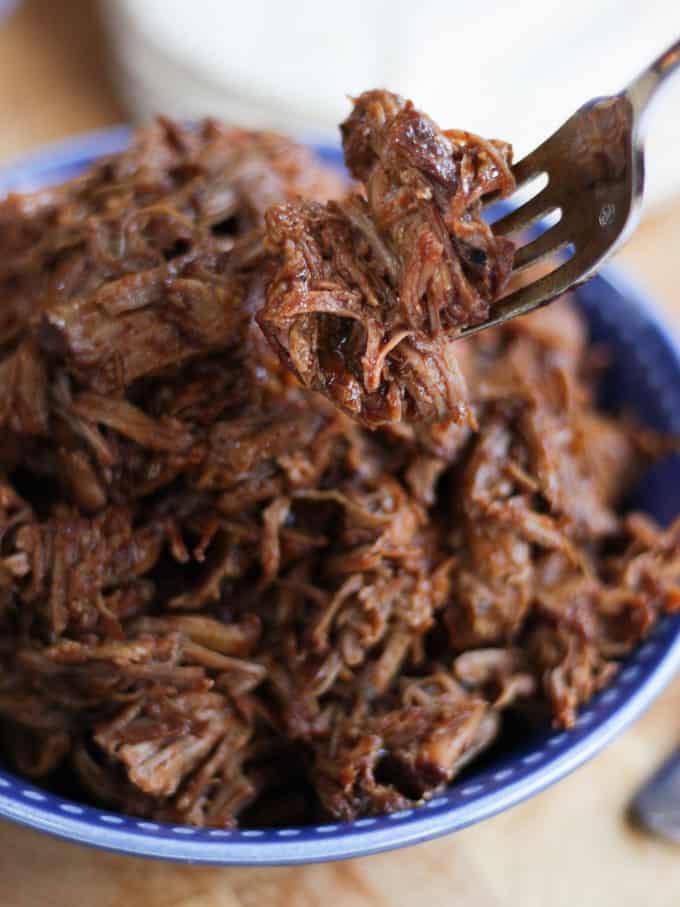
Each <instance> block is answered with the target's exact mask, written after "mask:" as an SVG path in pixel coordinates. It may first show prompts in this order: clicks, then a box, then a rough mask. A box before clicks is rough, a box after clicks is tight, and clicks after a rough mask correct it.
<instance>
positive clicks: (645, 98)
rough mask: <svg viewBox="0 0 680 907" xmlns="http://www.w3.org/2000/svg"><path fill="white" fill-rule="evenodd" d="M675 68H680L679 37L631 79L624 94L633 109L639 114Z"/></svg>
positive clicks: (644, 109)
mask: <svg viewBox="0 0 680 907" xmlns="http://www.w3.org/2000/svg"><path fill="white" fill-rule="evenodd" d="M676 69H680V38H679V39H678V40H677V41H676V42H675V43H674V44H672V45H671V46H670V47H669V48H668V49H667V50H665V51H664V52H663V53H662V54H661V56H660V57H657V59H656V60H655V61H654V62H653V63H652V64H651V66H648V67H647V69H644V70H643V71H642V72H641V73H640V75H639V76H637V78H635V79H633V81H632V82H631V83H630V85H629V86H628V88H627V89H626V94H627V95H628V97H629V98H630V101H631V103H632V105H633V110H634V111H635V113H636V114H637V115H638V116H641V115H642V114H643V113H644V112H645V111H646V109H647V107H648V106H649V102H650V101H651V100H652V98H653V97H654V95H655V94H656V92H657V91H658V89H659V88H660V87H661V85H662V84H663V83H664V82H665V81H666V79H668V78H669V77H670V76H671V75H672V74H673V73H674V72H675V71H676Z"/></svg>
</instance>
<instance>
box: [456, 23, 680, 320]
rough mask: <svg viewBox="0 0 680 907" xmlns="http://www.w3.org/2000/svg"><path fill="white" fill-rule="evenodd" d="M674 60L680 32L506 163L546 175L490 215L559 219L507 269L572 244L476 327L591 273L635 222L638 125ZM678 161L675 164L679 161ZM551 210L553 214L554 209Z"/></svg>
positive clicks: (520, 178)
mask: <svg viewBox="0 0 680 907" xmlns="http://www.w3.org/2000/svg"><path fill="white" fill-rule="evenodd" d="M678 68H680V40H678V41H676V42H675V44H673V45H672V47H669V48H668V50H667V51H666V52H665V53H663V54H662V55H661V56H660V57H659V58H658V59H657V60H655V61H654V62H653V63H652V64H651V66H649V67H648V68H647V69H645V70H644V71H643V72H641V73H640V75H639V76H638V77H637V78H636V79H634V80H633V81H632V82H631V83H630V85H628V87H627V88H625V89H624V90H623V91H622V92H621V93H620V94H616V95H613V96H612V97H605V98H595V99H594V100H592V101H589V102H588V103H587V104H585V105H584V106H583V107H581V108H580V110H578V111H577V112H576V113H575V114H574V115H573V116H572V117H571V118H570V119H568V120H567V121H566V123H564V124H563V125H562V126H561V127H560V129H558V131H557V132H556V133H554V135H552V136H551V137H550V138H549V139H547V140H546V141H545V142H544V143H543V144H542V145H539V147H538V148H536V150H535V151H532V152H531V154H529V155H527V156H526V157H525V158H522V160H521V161H519V162H518V163H517V164H515V166H514V167H513V173H514V176H515V180H516V183H517V189H521V188H522V187H523V186H525V185H526V184H527V183H529V182H530V181H531V180H534V179H535V178H536V177H539V176H541V174H546V175H547V177H548V183H547V185H546V186H545V188H544V189H542V190H541V191H540V192H539V193H538V194H537V195H535V196H534V197H533V198H531V199H530V200H529V201H528V202H526V204H524V205H522V206H521V207H519V208H517V209H516V210H515V211H512V212H511V213H510V214H508V215H506V216H505V217H503V218H501V219H500V220H498V221H496V222H495V223H494V224H493V225H492V229H493V231H494V233H495V234H497V235H499V236H508V235H509V234H512V233H515V232H517V231H519V230H522V229H524V228H525V227H528V226H530V225H531V224H533V223H535V222H536V221H539V220H541V219H542V218H544V217H546V216H547V215H549V214H551V213H553V212H556V211H557V212H559V214H560V215H561V216H560V219H559V221H558V222H557V223H556V224H555V225H554V226H552V227H550V228H548V229H547V230H546V231H545V232H544V233H542V234H541V235H540V236H539V237H538V238H537V239H534V240H533V241H532V242H529V243H527V245H524V246H521V247H520V248H519V249H518V250H517V251H516V253H515V260H514V265H513V274H515V273H519V272H520V271H523V270H525V269H526V268H528V267H530V266H532V265H535V264H537V263H538V262H539V261H541V260H542V259H544V258H546V257H547V256H550V255H555V253H558V252H562V253H563V254H564V253H567V254H568V253H569V252H571V257H569V258H568V260H566V261H563V263H562V264H560V263H559V261H558V263H557V266H556V267H555V269H554V270H552V271H550V272H549V273H548V274H545V273H544V275H543V276H541V277H539V278H538V279H536V280H534V281H533V282H531V283H528V284H526V285H525V286H523V287H521V288H520V289H518V290H516V291H515V292H512V293H510V294H509V295H507V296H505V297H504V298H502V299H501V300H500V301H499V302H497V303H496V304H495V305H493V306H492V307H491V311H490V314H489V317H488V319H487V320H486V321H484V322H482V323H481V324H476V325H473V326H471V327H469V328H466V329H465V330H463V331H462V332H461V335H460V336H466V335H470V334H475V333H477V332H478V331H481V330H483V329H485V328H487V327H492V326H493V325H497V324H501V323H502V322H504V321H508V320H509V319H510V318H515V317H516V316H517V315H524V314H526V313H527V312H531V311H533V310H534V309H537V308H539V307H540V306H543V305H546V303H548V302H551V301H552V300H553V299H555V298H556V297H557V296H560V295H561V294H562V293H564V292H566V291H567V290H569V289H571V288H572V287H575V286H577V285H578V284H580V283H583V282H584V281H586V280H588V278H589V277H592V276H593V274H594V273H595V272H596V271H597V269H598V268H599V267H600V266H601V265H602V264H603V262H604V261H605V259H607V258H609V256H610V255H612V254H613V252H615V251H616V249H618V248H619V246H621V244H622V243H623V242H625V240H626V239H627V238H628V237H629V236H630V234H631V233H632V232H633V230H634V229H635V227H636V226H637V223H638V220H639V216H640V204H641V201H642V191H643V186H644V154H643V125H644V123H645V114H646V112H647V110H648V107H649V103H650V101H651V100H652V98H653V97H654V95H655V94H656V92H657V90H658V88H659V87H660V86H661V84H662V83H663V82H664V81H665V80H666V79H668V78H669V77H670V75H671V73H673V72H674V71H675V70H676V69H678ZM679 166H680V164H679ZM553 216H555V215H554V214H553Z"/></svg>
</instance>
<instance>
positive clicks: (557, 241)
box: [512, 223, 569, 274]
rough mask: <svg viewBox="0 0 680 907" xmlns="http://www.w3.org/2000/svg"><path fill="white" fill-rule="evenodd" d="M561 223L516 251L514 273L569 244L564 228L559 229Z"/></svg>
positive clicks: (513, 265)
mask: <svg viewBox="0 0 680 907" xmlns="http://www.w3.org/2000/svg"><path fill="white" fill-rule="evenodd" d="M559 227H560V224H559V223H558V224H556V225H555V226H554V227H551V228H550V229H549V230H546V231H545V233H541V235H540V236H539V237H538V239H535V240H534V241H533V242H530V243H527V244H526V246H522V247H521V248H520V249H518V250H517V251H516V252H515V259H514V261H513V264H512V272H513V274H514V273H516V272H519V271H523V270H524V269H525V268H528V267H529V265H535V264H537V262H539V261H540V260H541V259H542V258H545V257H546V255H550V254H551V253H553V252H559V251H560V249H563V248H564V247H565V246H566V245H568V244H569V239H568V237H567V236H566V234H565V233H564V231H563V230H560V229H559Z"/></svg>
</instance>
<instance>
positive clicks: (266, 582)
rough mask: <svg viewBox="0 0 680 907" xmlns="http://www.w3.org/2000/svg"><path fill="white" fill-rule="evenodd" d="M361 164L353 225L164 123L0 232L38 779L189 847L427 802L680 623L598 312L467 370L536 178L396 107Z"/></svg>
mask: <svg viewBox="0 0 680 907" xmlns="http://www.w3.org/2000/svg"><path fill="white" fill-rule="evenodd" d="M343 137H344V142H345V152H346V157H347V162H348V165H349V167H350V170H351V172H352V175H353V176H354V177H355V178H356V179H357V180H359V181H360V182H361V184H362V186H363V188H362V189H359V190H351V191H350V194H349V195H346V196H345V197H344V198H342V193H343V192H344V191H346V189H345V188H343V185H342V184H341V183H340V182H339V181H338V179H336V178H335V177H334V176H333V174H331V173H329V172H328V171H326V170H325V169H324V168H323V167H322V166H321V165H320V164H319V163H318V162H317V161H316V160H315V159H314V158H313V156H312V155H311V154H310V153H308V152H306V151H305V150H304V149H301V148H299V147H298V146H296V145H294V144H292V143H291V142H289V141H288V140H286V139H283V138H279V137H276V136H271V135H262V134H257V133H247V132H244V131H242V130H238V129H230V128H226V127H223V126H221V125H219V124H217V123H214V122H211V121H209V122H205V123H202V124H199V125H198V126H196V127H194V128H188V127H179V126H176V125H174V124H172V123H169V122H167V121H161V122H160V123H159V125H158V126H156V127H155V128H154V129H152V130H150V131H148V132H143V133H141V134H140V135H139V136H138V137H137V139H136V141H135V143H134V144H133V146H132V147H131V149H130V150H129V151H127V152H125V153H123V154H121V155H116V156H113V157H111V158H108V159H106V160H104V161H102V162H100V163H98V164H96V165H95V166H94V167H93V168H91V169H90V170H89V171H88V172H87V173H86V174H85V175H84V176H83V177H80V178H79V179H77V180H76V181H74V182H72V183H68V184H66V185H64V186H61V187H56V188H54V189H47V190H44V191H42V192H39V193H37V194H34V195H29V196H10V197H9V198H8V199H6V200H5V201H4V202H2V203H0V248H2V250H3V255H2V256H1V257H0V258H1V262H0V285H1V288H2V294H1V296H0V300H1V301H0V427H1V431H2V445H1V449H0V741H1V744H2V752H3V754H4V758H5V759H6V760H7V762H8V763H9V764H10V765H11V766H12V767H14V768H15V769H16V770H17V771H19V772H21V773H22V774H24V775H26V776H27V777H30V778H34V779H37V780H38V781H39V782H40V783H43V784H45V785H48V786H55V787H56V788H57V789H60V790H64V789H65V788H66V789H69V790H78V791H80V792H81V796H82V797H83V798H84V799H86V800H88V801H92V802H95V803H99V804H105V805H107V806H109V807H110V808H115V809H118V810H121V811H124V812H128V813H131V814H134V815H139V816H146V817H151V818H153V819H154V820H156V821H168V822H172V823H178V822H184V823H188V824H192V825H197V826H216V827H230V826H234V825H236V824H241V825H245V826H249V825H250V826H258V825H266V824H289V823H305V822H310V821H318V820H319V819H321V818H324V817H329V816H331V817H335V818H337V819H352V818H355V817H357V816H361V815H370V814H380V813H384V812H388V811H390V810H394V809H399V808H403V807H411V806H413V805H417V804H420V803H422V802H423V801H424V800H427V799H428V798H429V797H431V796H433V795H434V794H435V793H436V792H437V791H439V790H441V789H442V788H443V787H444V786H445V785H447V784H448V783H449V782H450V781H451V780H452V779H453V778H454V777H455V776H456V774H457V773H458V772H459V771H460V770H461V768H462V767H463V766H465V765H467V764H468V763H469V762H470V761H471V760H474V758H475V757H476V756H477V755H478V754H479V753H480V752H482V750H484V749H486V748H487V747H488V746H489V745H490V744H491V743H492V742H493V741H494V740H499V739H500V741H501V742H502V734H503V728H504V726H507V725H508V724H512V723H513V722H516V721H517V718H518V716H521V717H522V721H523V722H525V723H526V722H535V721H537V722H549V721H550V720H552V721H553V722H555V723H556V724H558V725H560V726H563V727H567V728H568V727H570V726H571V725H572V724H573V723H574V721H575V718H576V715H577V710H578V708H579V706H580V705H581V704H582V703H584V702H586V701H587V700H588V698H589V697H590V696H592V694H593V693H594V692H595V691H596V690H598V689H599V688H600V687H602V685H603V684H605V683H606V682H607V680H608V679H609V678H610V677H611V676H612V674H613V673H614V672H615V671H616V669H617V664H618V660H619V659H620V658H621V657H623V656H625V655H626V653H628V652H630V651H631V649H632V648H633V647H634V646H635V645H636V644H637V643H638V642H639V641H640V640H641V639H642V638H643V637H644V635H645V634H646V633H647V632H648V630H649V628H650V627H651V626H652V625H653V623H654V621H655V620H656V619H657V617H658V616H659V614H661V613H662V612H664V611H674V610H677V608H678V607H680V585H679V583H678V580H679V578H680V522H679V523H676V524H675V525H674V526H671V527H670V528H667V529H662V528H661V527H659V526H657V525H656V524H655V523H654V522H653V521H652V520H651V519H650V518H649V517H646V516H643V515H641V514H624V513H622V512H621V509H620V508H621V501H622V499H623V495H624V492H625V491H626V489H627V488H629V487H630V485H631V483H632V482H634V481H635V478H636V476H637V475H638V474H639V471H640V469H641V468H643V467H644V466H645V464H646V463H647V462H648V461H649V460H650V459H651V458H652V457H654V456H658V455H660V454H662V453H663V452H664V451H665V450H667V449H669V447H670V446H672V442H669V441H667V440H666V439H664V438H660V437H657V436H656V435H654V434H653V433H650V432H648V431H642V430H641V429H639V428H636V427H635V426H632V425H631V424H629V423H628V422H626V421H624V420H622V419H620V418H617V417H615V416H613V415H611V414H605V413H602V412H601V411H600V410H599V409H598V408H597V407H596V405H595V396H594V389H593V367H592V357H590V356H589V351H588V348H587V341H586V334H585V330H584V326H583V324H582V322H581V318H580V316H579V315H578V313H577V311H576V309H575V308H573V307H572V305H571V303H570V302H569V301H567V300H565V301H563V302H561V303H559V304H558V305H556V306H554V307H551V308H550V309H549V310H547V311H544V312H542V313H539V314H537V315H534V316H532V317H530V318H526V319H523V320H520V321H518V322H514V323H513V324H511V325H508V326H507V327H505V328H503V329H502V330H496V331H492V332H485V333H483V334H481V335H479V336H478V337H475V338H473V339H471V340H458V341H456V345H455V357H454V355H453V338H455V336H456V332H457V331H458V330H459V328H460V326H461V325H463V324H466V323H470V322H472V321H475V320H476V319H478V318H481V317H483V316H484V314H485V313H486V311H487V308H488V306H489V304H491V303H492V301H493V299H494V297H495V296H496V295H497V294H498V293H499V292H500V291H501V289H502V286H503V283H504V281H505V279H506V276H507V272H508V269H509V267H510V260H511V249H510V248H509V247H508V246H507V245H506V244H505V243H503V242H502V241H499V240H497V239H495V238H494V236H493V235H492V233H491V232H490V231H489V229H488V228H487V227H486V226H484V224H483V222H482V221H481V219H480V202H481V199H482V198H483V197H484V196H486V195H488V194H490V193H496V192H501V193H502V192H504V191H506V190H507V189H509V188H510V187H511V180H510V177H509V172H508V162H509V160H510V154H509V150H508V149H507V147H506V146H504V145H502V144H499V143H489V142H485V141H483V140H481V139H477V138H475V137H473V136H470V135H468V134H465V133H455V132H446V133H444V132H440V131H439V130H438V129H437V128H436V127H435V126H434V124H433V123H432V122H431V121H430V120H429V119H428V118H427V117H425V116H424V115H422V114H419V113H418V112H417V111H416V110H415V109H414V108H413V107H412V106H411V105H410V104H403V103H402V102H401V101H399V100H398V99H397V98H396V97H394V96H392V95H389V94H387V93H385V92H370V93H368V94H366V95H362V96H361V97H360V98H359V99H358V100H357V102H356V104H355V109H354V112H353V113H352V115H351V116H350V118H349V119H348V120H347V122H346V123H345V124H344V126H343ZM329 196H333V197H335V199H336V200H335V201H334V202H327V199H328V198H329ZM338 199H340V200H338ZM265 222H266V225H267V240H266V245H265V243H264V241H263V237H264V232H265ZM267 288H268V289H267ZM265 293H267V299H266V302H265ZM258 321H259V324H261V325H262V328H263V329H264V333H265V334H266V335H267V337H268V338H269V340H270V341H271V342H272V343H273V349H272V348H271V347H270V346H269V345H268V343H267V341H266V339H265V337H264V336H263V332H262V331H261V329H260V327H259V325H258ZM282 352H283V354H284V360H285V363H287V364H288V365H291V366H292V368H293V370H294V372H295V373H296V375H297V378H298V379H299V380H296V378H295V377H294V376H293V375H292V374H291V373H290V371H289V370H288V368H286V367H285V366H284V364H282V362H281V361H280V359H279V355H278V354H280V353H282ZM319 390H320V391H322V393H321V394H319V393H316V391H319ZM327 398H329V399H327ZM352 417H354V418H352ZM415 417H418V419H416V418H415ZM366 426H371V427H373V428H374V430H368V429H367V427H366ZM375 426H379V427H378V428H375ZM524 726H526V724H524ZM499 735H500V737H499Z"/></svg>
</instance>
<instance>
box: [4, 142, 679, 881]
mask: <svg viewBox="0 0 680 907" xmlns="http://www.w3.org/2000/svg"><path fill="white" fill-rule="evenodd" d="M128 140H129V131H128V130H127V129H125V128H122V127H120V128H115V129H110V130H104V131H100V132H95V133H91V134H89V135H86V136H84V137H81V138H76V139H72V140H68V141H66V142H63V143H61V144H59V145H55V146H52V147H51V148H49V149H47V150H46V151H43V152H41V153H39V154H37V155H34V156H32V157H30V158H28V159H25V160H24V161H22V162H20V163H17V164H14V165H11V166H8V167H6V168H5V169H4V171H0V195H2V193H3V192H4V191H6V190H9V189H17V190H24V191H27V190H31V189H36V188H39V187H40V186H43V185H46V184H47V183H50V182H57V181H60V180H63V179H67V178H69V177H72V176H74V175H76V174H77V173H78V172H79V171H81V170H82V169H83V168H84V167H85V166H86V165H87V164H89V163H91V162H92V160H94V159H95V158H96V157H97V156H99V155H101V154H106V153H110V152H112V151H119V150H121V149H122V148H124V147H125V145H126V144H127V142H128ZM320 151H321V154H322V156H323V157H324V158H325V159H326V160H328V161H330V162H332V163H335V164H338V165H339V164H340V155H339V152H338V151H337V150H336V149H332V148H322V149H320ZM578 301H579V304H580V305H581V307H582V309H583V311H584V313H585V315H586V318H587V320H588V324H589V327H590V333H591V336H592V338H593V340H594V341H604V342H606V343H607V345H608V347H609V349H610V351H611V353H612V354H613V356H612V358H613V364H612V367H611V369H610V370H609V373H608V375H607V378H606V381H605V385H604V388H603V396H604V401H605V402H606V404H607V405H610V406H612V407H617V406H623V405H625V406H626V407H628V408H633V409H634V410H635V411H636V412H637V413H638V415H639V417H640V418H641V419H642V420H644V421H645V422H646V423H648V424H649V425H652V426H654V427H656V428H659V429H663V430H666V431H673V432H675V433H676V434H680V347H678V345H677V343H676V341H675V339H674V338H673V337H672V336H671V334H670V332H669V330H668V328H667V327H665V326H664V325H663V324H662V323H661V321H660V320H659V315H658V313H657V311H656V310H655V308H654V306H653V304H652V303H651V302H649V301H648V300H647V299H646V298H645V296H644V294H643V293H641V292H640V291H639V290H637V289H636V288H635V287H634V286H633V285H632V284H631V283H630V281H629V280H627V279H626V278H624V277H622V276H621V274H620V273H619V272H618V271H616V270H615V269H612V268H608V269H606V270H604V271H603V272H602V273H601V275H600V276H598V277H595V278H594V279H593V280H592V281H591V282H590V283H588V284H587V285H586V286H584V287H583V288H581V289H580V290H579V291H578ZM635 505H636V506H638V507H641V508H643V509H645V510H647V511H649V512H650V513H652V514H653V515H654V516H656V517H657V518H658V519H660V520H662V521H663V522H668V521H669V520H670V519H671V518H672V517H674V516H675V515H676V514H677V513H678V512H680V460H679V459H678V458H675V457H671V458H669V459H667V460H665V461H664V462H662V463H660V464H658V465H657V466H656V467H655V468H653V469H652V470H650V471H649V473H648V474H647V475H646V476H645V477H644V479H643V481H642V482H641V484H640V486H639V488H638V489H637V492H636V496H635ZM678 664H680V615H677V616H674V617H665V618H663V619H662V620H661V621H659V623H658V624H657V625H656V626H655V627H654V629H653V631H652V633H651V634H650V636H649V637H648V638H647V639H646V640H645V642H644V643H643V644H642V645H641V646H640V647H639V648H638V649H637V650H636V651H635V652H634V653H633V654H632V655H631V656H630V657H629V658H627V659H626V661H625V663H624V664H623V665H622V669H621V670H620V671H619V672H618V674H617V676H616V678H615V679H614V681H613V682H612V683H611V684H610V685H609V686H608V687H607V688H606V689H605V690H603V691H602V692H601V693H600V694H599V695H597V696H595V697H594V698H593V699H592V700H591V701H590V702H589V703H588V704H587V706H586V707H585V708H584V709H582V710H581V712H580V714H579V717H578V720H577V722H576V727H575V728H574V729H573V730H570V731H554V730H551V729H549V728H545V729H544V730H542V731H540V732H535V733H532V734H531V735H530V736H529V737H528V738H527V739H525V740H523V741H522V743H521V744H519V745H517V746H516V747H514V748H512V749H511V750H509V751H507V752H505V753H501V754H499V755H497V756H496V757H495V758H494V759H493V761H491V762H489V761H488V760H487V762H486V764H485V767H484V768H483V769H477V770H476V771H475V770H474V768H473V769H470V770H469V771H468V772H467V774H466V777H465V778H464V779H461V780H459V781H455V782H454V783H453V784H452V785H451V786H450V788H449V789H448V790H447V791H446V793H444V794H442V795H441V796H438V797H435V798H434V799H433V800H431V801H430V802H428V803H427V804H426V805H425V806H423V807H422V808H420V809H413V810H406V811H404V812H399V813H394V814H393V815H390V816H386V817H384V818H366V819H359V820H357V821H356V822H349V823H345V824H327V825H318V826H308V827H304V828H281V829H274V830H271V829H267V830H260V829H248V830H243V831H221V830H199V829H195V828H189V827H185V826H170V825H162V824H160V823H156V822H147V821H143V820H139V819H134V818H131V817H129V816H123V815H119V814H116V813H111V812H106V811H105V810H101V809H95V808H93V807H91V806H84V805H82V804H80V803H74V802H73V801H71V800H65V799H63V798H61V797H58V796H55V795H54V794H51V793H48V792H46V791H44V790H41V789H40V788H38V787H35V786H34V785H32V784H30V783H29V782H28V781H25V780H24V779H22V778H18V777H17V776H16V775H13V774H11V773H10V772H7V771H2V770H0V816H4V817H6V818H8V819H12V820H13V821H15V822H19V823H20V824H23V825H28V826H30V827H31V828H35V829H39V830H41V831H46V832H51V833H52V834H55V835H58V836H60V837H62V838H67V839H69V840H71V841H79V842H81V843H83V844H90V845H92V846H95V847H103V848H108V849H110V850H115V851H120V852H123V853H130V854H136V855H138V856H149V857H159V858H162V859H166V860H180V861H191V862H195V863H212V864H218V865H263V864H292V863H313V862H318V861H322V860H335V859H341V858H346V857H359V856H365V855H367V854H371V853H376V852H378V851H383V850H389V849H391V848H395V847H403V846H405V845H407V844H416V843H418V842H421V841H426V840H428V839H429V838H434V837H436V836H437V835H442V834H446V833H448V832H452V831H456V830H458V829H460V828H464V827H465V826H466V825H471V824H472V823H474V822H479V821H481V820H482V819H486V818H488V817H489V816H492V815H494V814H495V813H498V812H501V811H502V810H504V809H508V808H509V807H511V806H514V805H515V804H516V803H519V802H521V801H522V800H525V799H527V798H528V797H532V796H534V794H537V793H538V792H539V791H541V790H543V789H544V788H545V787H548V786H549V785H550V784H553V783H554V782H555V781H558V780H559V779H560V778H563V777H564V776H565V775H567V774H568V773H569V772H571V771H573V770H574V769H575V768H577V767H578V766H580V765H582V764H583V763H584V762H585V761H586V760H587V759H590V758H591V756H594V755H595V754H596V753H597V752H598V751H599V750H601V749H602V748H603V747H604V746H606V745H607V744H608V743H609V742H610V741H611V740H612V739H613V738H614V737H615V736H616V735H617V734H619V733H620V732H621V731H622V730H623V729H624V728H625V727H627V726H628V725H629V724H630V723H631V722H632V721H633V720H634V719H635V718H637V717H638V716H639V715H640V714H641V713H642V712H643V711H644V709H645V708H646V707H647V706H648V705H649V704H650V703H651V702H652V700H653V699H654V698H655V696H657V694H658V693H659V692H660V691H661V689H662V688H663V687H664V685H665V684H666V683H667V682H668V681H669V680H670V678H671V677H672V675H673V673H674V672H675V670H676V668H677V667H678Z"/></svg>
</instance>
